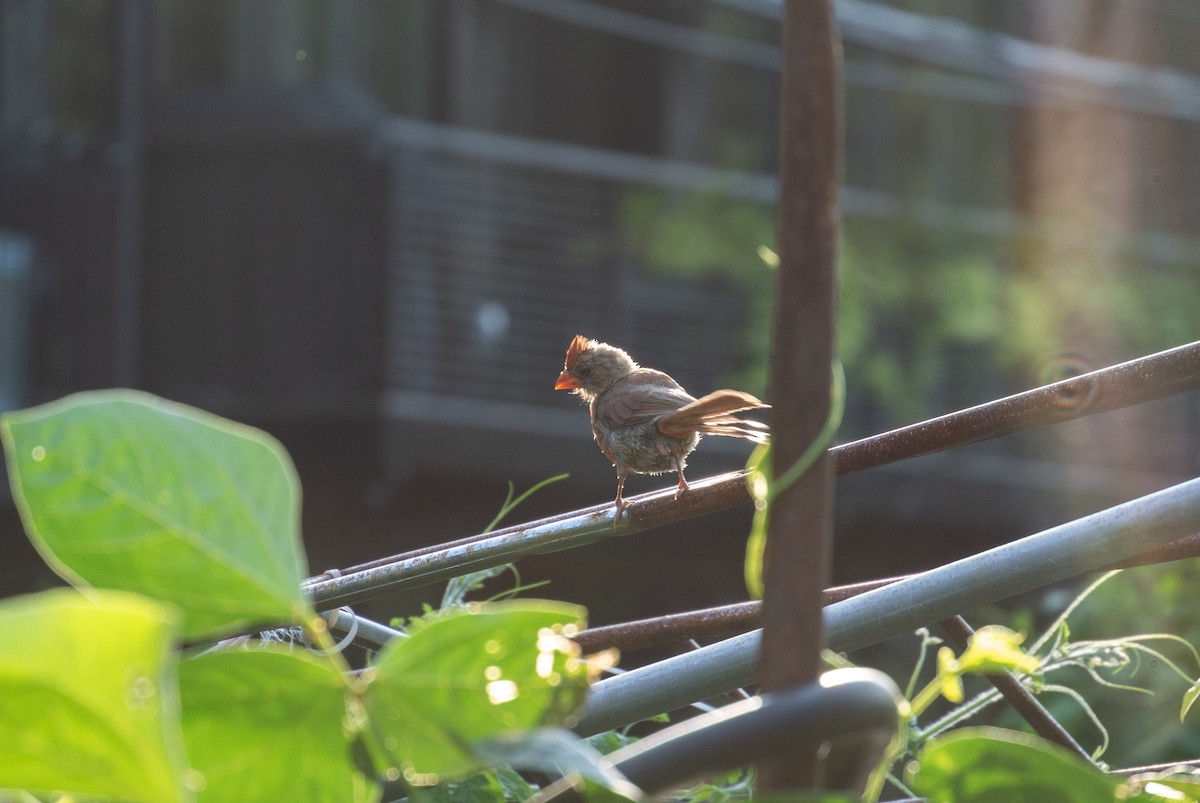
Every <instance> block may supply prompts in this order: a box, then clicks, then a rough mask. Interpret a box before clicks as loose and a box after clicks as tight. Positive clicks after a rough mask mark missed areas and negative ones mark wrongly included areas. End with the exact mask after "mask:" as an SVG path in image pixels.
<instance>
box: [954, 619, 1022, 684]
mask: <svg viewBox="0 0 1200 803" xmlns="http://www.w3.org/2000/svg"><path fill="white" fill-rule="evenodd" d="M1023 641H1025V636H1023V635H1022V634H1020V633H1017V632H1014V631H1012V630H1009V629H1008V628H1006V627H1000V626H999V625H988V626H987V627H981V628H979V630H977V631H976V632H975V633H974V634H972V635H971V638H970V640H969V641H968V642H967V649H965V650H964V651H963V654H962V655H960V656H959V658H958V664H959V667H960V668H961V670H962V671H963V672H971V673H974V674H979V675H995V674H998V673H1001V672H1007V671H1015V672H1032V671H1034V670H1035V669H1037V668H1038V665H1039V664H1038V659H1037V658H1035V657H1034V656H1032V655H1029V654H1027V653H1025V652H1023V651H1022V650H1021V643H1022V642H1023Z"/></svg>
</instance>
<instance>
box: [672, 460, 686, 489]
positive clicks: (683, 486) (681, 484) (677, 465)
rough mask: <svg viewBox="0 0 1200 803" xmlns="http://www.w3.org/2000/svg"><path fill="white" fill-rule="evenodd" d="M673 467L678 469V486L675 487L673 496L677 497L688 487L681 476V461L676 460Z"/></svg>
mask: <svg viewBox="0 0 1200 803" xmlns="http://www.w3.org/2000/svg"><path fill="white" fill-rule="evenodd" d="M675 468H676V470H678V471H679V487H678V488H676V489H675V498H676V499H678V498H679V495H680V494H682V493H683V492H684V491H686V490H687V489H688V484H687V480H685V479H684V478H683V461H682V460H676V461H675Z"/></svg>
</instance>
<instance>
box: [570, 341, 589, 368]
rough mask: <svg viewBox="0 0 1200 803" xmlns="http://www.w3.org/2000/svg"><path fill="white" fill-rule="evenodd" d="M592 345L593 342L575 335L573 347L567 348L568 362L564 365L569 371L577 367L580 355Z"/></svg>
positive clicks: (572, 342)
mask: <svg viewBox="0 0 1200 803" xmlns="http://www.w3.org/2000/svg"><path fill="white" fill-rule="evenodd" d="M591 345H592V341H590V340H588V339H587V338H586V337H584V336H583V335H575V338H574V339H573V340H572V341H571V345H570V346H568V347H567V360H566V363H565V364H564V365H565V367H566V369H567V370H568V371H570V370H571V369H572V368H574V367H575V363H576V362H578V361H579V355H580V354H582V353H583V352H584V351H585V350H587V348H588V347H589V346H591Z"/></svg>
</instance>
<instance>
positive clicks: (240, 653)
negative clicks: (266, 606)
mask: <svg viewBox="0 0 1200 803" xmlns="http://www.w3.org/2000/svg"><path fill="white" fill-rule="evenodd" d="M179 688H180V699H181V701H182V704H183V735H184V740H185V742H186V744H187V750H188V755H189V757H190V758H191V761H192V766H193V767H194V768H195V769H196V770H197V771H199V773H200V776H201V778H202V783H203V790H202V793H201V795H200V800H201V801H202V803H207V802H208V801H231V802H236V801H247V800H287V801H314V803H321V801H330V800H338V801H343V800H344V801H370V800H375V799H377V798H378V795H379V789H378V787H377V785H376V784H374V782H372V781H370V780H369V779H367V778H366V777H364V776H363V774H362V772H361V771H360V770H358V769H357V768H356V767H355V765H354V762H353V760H352V758H351V745H350V737H351V736H352V735H353V733H352V732H351V731H350V730H348V728H347V699H348V695H349V691H350V689H349V687H348V686H347V681H346V679H345V676H344V675H342V673H341V672H339V670H338V667H337V666H336V665H334V664H333V663H332V662H330V661H328V660H326V659H323V658H320V657H317V656H314V655H312V654H309V653H307V652H303V651H298V652H287V651H284V650H283V649H281V648H257V649H231V650H222V651H218V652H212V653H208V654H206V655H202V656H199V657H197V658H192V659H189V660H186V661H183V662H182V663H181V664H180V665H179Z"/></svg>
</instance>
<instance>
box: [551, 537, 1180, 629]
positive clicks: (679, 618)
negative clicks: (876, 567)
mask: <svg viewBox="0 0 1200 803" xmlns="http://www.w3.org/2000/svg"><path fill="white" fill-rule="evenodd" d="M1197 557H1200V533H1193V534H1192V535H1188V536H1185V537H1183V538H1180V539H1179V540H1178V541H1172V542H1171V543H1169V544H1167V545H1165V546H1161V547H1155V548H1154V549H1150V550H1147V551H1146V552H1142V553H1140V554H1137V555H1134V556H1132V557H1131V558H1129V559H1127V560H1121V561H1117V562H1115V563H1110V564H1108V565H1107V566H1101V567H1099V568H1098V569H1096V571H1098V572H1100V571H1108V570H1110V569H1128V568H1131V567H1134V566H1146V565H1150V564H1154V563H1169V562H1171V561H1176V560H1184V559H1187V558H1197ZM910 577H916V575H915V574H913V575H904V576H901V577H888V578H883V579H878V580H865V581H863V582H860V583H852V584H850V585H843V586H834V587H832V588H827V589H825V593H824V604H825V605H832V604H833V603H835V602H841V601H842V600H844V599H850V598H851V597H856V596H858V595H859V594H862V593H865V592H867V591H872V590H874V589H876V588H881V587H882V586H885V585H890V584H892V583H895V582H899V581H900V580H905V579H908V578H910ZM761 610H762V603H759V602H736V603H733V604H731V605H719V606H717V607H714V608H702V609H700V610H695V611H686V612H684V613H675V614H667V615H665V616H656V617H653V618H649V619H639V620H636V621H632V622H622V623H620V624H613V625H604V626H602V627H591V628H588V629H587V630H584V631H583V632H581V633H579V634H577V635H575V636H574V637H573V639H574V641H575V642H576V643H577V644H579V646H580V647H582V648H583V650H584V651H585V652H598V651H600V650H603V649H607V648H609V647H616V648H617V649H619V650H637V649H642V648H645V647H656V646H661V645H664V644H670V643H673V642H678V641H683V640H684V639H689V638H705V637H708V638H712V637H725V636H731V635H734V634H736V633H744V632H746V631H747V630H754V629H755V628H757V627H759V625H760V621H761V620H760V613H761Z"/></svg>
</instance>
